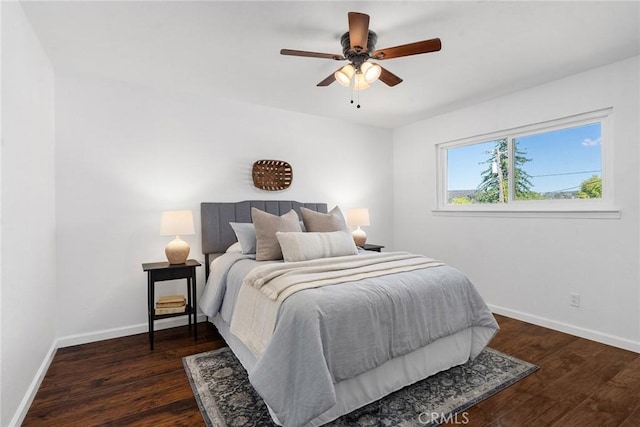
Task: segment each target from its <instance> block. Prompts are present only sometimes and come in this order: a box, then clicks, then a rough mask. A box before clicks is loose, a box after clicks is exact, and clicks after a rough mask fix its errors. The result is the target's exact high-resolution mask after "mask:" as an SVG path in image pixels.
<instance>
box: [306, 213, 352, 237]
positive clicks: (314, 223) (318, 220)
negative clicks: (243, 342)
mask: <svg viewBox="0 0 640 427" xmlns="http://www.w3.org/2000/svg"><path fill="white" fill-rule="evenodd" d="M300 213H301V214H302V221H304V226H305V228H306V229H307V231H311V232H319V233H327V232H331V231H341V230H346V229H347V224H346V223H345V222H344V215H342V211H341V210H340V208H339V207H338V206H336V207H335V208H333V209H332V210H331V212H329V213H322V212H316V211H312V210H311V209H307V208H303V207H301V208H300Z"/></svg>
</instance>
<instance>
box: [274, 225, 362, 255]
mask: <svg viewBox="0 0 640 427" xmlns="http://www.w3.org/2000/svg"><path fill="white" fill-rule="evenodd" d="M276 237H277V239H278V242H279V243H280V248H281V249H282V256H283V258H284V260H285V261H288V262H293V261H308V260H312V259H318V258H330V257H336V256H346V255H357V254H358V248H357V247H356V244H355V243H354V242H353V237H352V236H351V233H350V232H349V230H342V231H332V232H328V233H315V232H306V233H292V232H282V231H278V232H277V233H276Z"/></svg>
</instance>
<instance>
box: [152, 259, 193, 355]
mask: <svg viewBox="0 0 640 427" xmlns="http://www.w3.org/2000/svg"><path fill="white" fill-rule="evenodd" d="M196 267H200V263H199V262H198V261H196V260H193V259H188V260H187V262H185V263H184V264H169V263H168V262H151V263H147V264H142V269H143V270H144V271H146V272H147V313H148V316H149V345H150V346H151V350H153V321H154V320H157V319H166V318H168V317H176V316H189V331H191V318H192V317H193V326H194V328H193V329H194V339H195V340H197V339H198V325H197V323H196V320H197V319H196V314H197V311H198V306H197V304H196ZM176 279H187V307H186V309H185V311H184V312H183V313H171V314H158V315H156V307H155V295H154V293H155V284H156V282H162V281H164V280H176Z"/></svg>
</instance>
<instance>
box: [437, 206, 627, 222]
mask: <svg viewBox="0 0 640 427" xmlns="http://www.w3.org/2000/svg"><path fill="white" fill-rule="evenodd" d="M431 212H432V213H433V214H434V215H435V216H467V217H494V218H580V219H620V218H621V217H622V212H621V211H620V209H557V210H552V209H544V210H543V209H482V208H480V209H477V208H476V209H460V208H458V209H453V208H440V209H433V210H432V211H431Z"/></svg>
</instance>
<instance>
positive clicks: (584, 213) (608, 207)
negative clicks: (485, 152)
mask: <svg viewBox="0 0 640 427" xmlns="http://www.w3.org/2000/svg"><path fill="white" fill-rule="evenodd" d="M593 123H600V126H601V132H602V141H603V143H602V145H601V161H602V172H601V177H602V198H599V199H569V200H567V199H560V200H515V199H514V196H515V191H514V185H515V183H514V180H512V179H510V180H509V183H508V185H509V191H508V193H509V194H508V197H509V199H508V201H507V203H498V204H493V203H482V204H480V203H478V204H470V205H456V204H452V203H449V202H448V197H447V187H448V183H447V176H448V173H447V172H448V171H447V165H448V162H447V152H448V150H449V149H452V148H458V147H463V146H467V145H473V144H479V143H483V142H489V141H497V140H500V139H507V140H508V147H509V159H513V153H512V152H511V151H512V150H513V139H517V138H521V137H524V136H529V135H533V134H539V133H544V132H551V131H555V130H561V129H566V128H570V127H576V126H583V125H588V124H593ZM612 124H613V108H606V109H602V110H597V111H591V112H588V113H583V114H577V115H574V116H569V117H564V118H560V119H556V120H551V121H546V122H541V123H535V124H531V125H526V126H521V127H517V128H512V129H507V130H502V131H498V132H492V133H488V134H483V135H477V136H473V137H470V138H464V139H459V140H454V141H449V142H444V143H440V144H436V146H435V149H436V209H434V210H433V213H434V214H436V215H447V216H516V217H519V216H524V217H540V216H550V217H560V218H573V217H579V218H585V217H587V218H614V219H615V218H620V210H619V209H617V208H615V207H614V200H615V199H614V188H613V187H614V185H613V184H614V183H613V125H612ZM513 168H514V164H513V162H512V161H511V160H510V162H509V176H514V170H513Z"/></svg>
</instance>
